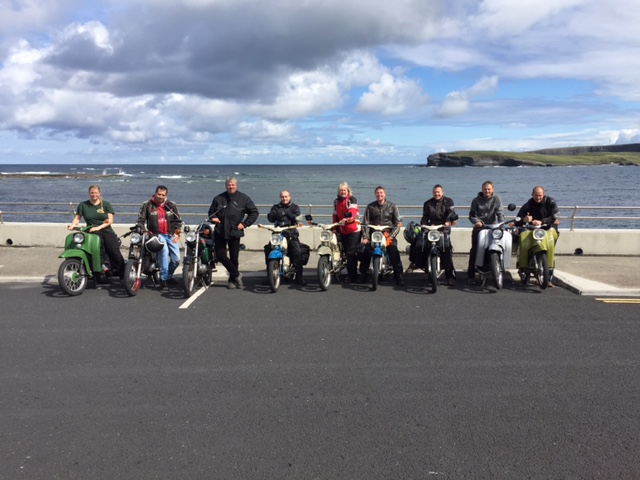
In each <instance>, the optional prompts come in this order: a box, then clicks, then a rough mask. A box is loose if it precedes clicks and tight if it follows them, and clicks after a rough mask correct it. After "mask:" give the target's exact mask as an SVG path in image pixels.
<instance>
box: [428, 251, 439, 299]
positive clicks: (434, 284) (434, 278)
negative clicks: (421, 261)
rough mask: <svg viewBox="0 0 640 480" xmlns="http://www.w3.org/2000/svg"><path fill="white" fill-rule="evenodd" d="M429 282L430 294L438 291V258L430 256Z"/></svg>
mask: <svg viewBox="0 0 640 480" xmlns="http://www.w3.org/2000/svg"><path fill="white" fill-rule="evenodd" d="M429 281H430V282H431V293H436V292H437V291H438V257H437V256H435V255H431V257H430V258H429Z"/></svg>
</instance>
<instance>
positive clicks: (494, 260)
mask: <svg viewBox="0 0 640 480" xmlns="http://www.w3.org/2000/svg"><path fill="white" fill-rule="evenodd" d="M489 261H490V262H491V276H492V277H493V285H494V286H495V287H496V288H497V289H498V290H500V289H501V288H502V284H503V282H504V278H503V277H504V275H503V273H502V265H501V264H500V254H499V253H498V252H491V254H490V256H489Z"/></svg>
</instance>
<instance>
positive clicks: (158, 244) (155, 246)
mask: <svg viewBox="0 0 640 480" xmlns="http://www.w3.org/2000/svg"><path fill="white" fill-rule="evenodd" d="M144 247H145V248H146V249H147V250H149V251H150V252H151V253H158V252H159V251H160V250H162V249H163V248H164V241H163V240H162V239H161V238H158V237H156V236H153V237H151V238H149V240H147V241H146V243H145V244H144Z"/></svg>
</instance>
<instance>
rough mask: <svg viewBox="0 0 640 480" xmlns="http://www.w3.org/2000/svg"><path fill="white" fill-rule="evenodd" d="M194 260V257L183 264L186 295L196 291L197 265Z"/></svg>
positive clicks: (183, 281)
mask: <svg viewBox="0 0 640 480" xmlns="http://www.w3.org/2000/svg"><path fill="white" fill-rule="evenodd" d="M194 262H195V260H193V259H192V260H191V261H190V262H189V263H185V264H184V265H182V285H183V286H184V294H185V296H186V297H190V296H191V295H193V294H194V293H195V292H196V275H195V270H196V265H194Z"/></svg>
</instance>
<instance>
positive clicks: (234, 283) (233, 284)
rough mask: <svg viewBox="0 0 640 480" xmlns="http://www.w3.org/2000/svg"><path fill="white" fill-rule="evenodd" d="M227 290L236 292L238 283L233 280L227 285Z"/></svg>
mask: <svg viewBox="0 0 640 480" xmlns="http://www.w3.org/2000/svg"><path fill="white" fill-rule="evenodd" d="M227 288H228V289H229V290H235V289H236V282H234V281H233V280H229V283H227Z"/></svg>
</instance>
